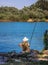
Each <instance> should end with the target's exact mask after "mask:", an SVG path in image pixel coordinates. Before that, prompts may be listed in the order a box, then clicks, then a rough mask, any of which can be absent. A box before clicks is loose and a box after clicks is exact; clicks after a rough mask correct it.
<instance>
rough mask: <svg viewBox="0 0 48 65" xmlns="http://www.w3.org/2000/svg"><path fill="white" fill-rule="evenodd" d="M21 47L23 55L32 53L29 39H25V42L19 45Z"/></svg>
mask: <svg viewBox="0 0 48 65" xmlns="http://www.w3.org/2000/svg"><path fill="white" fill-rule="evenodd" d="M19 46H20V47H21V48H22V50H23V53H25V52H30V48H29V47H30V45H29V43H28V38H26V37H24V39H23V42H22V43H20V44H19Z"/></svg>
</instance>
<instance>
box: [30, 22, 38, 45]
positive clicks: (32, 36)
mask: <svg viewBox="0 0 48 65" xmlns="http://www.w3.org/2000/svg"><path fill="white" fill-rule="evenodd" d="M36 24H37V22H35V25H34V28H33V32H32V34H31V38H30V41H29V42H30V45H31V40H32V38H33V35H34V32H35V28H36Z"/></svg>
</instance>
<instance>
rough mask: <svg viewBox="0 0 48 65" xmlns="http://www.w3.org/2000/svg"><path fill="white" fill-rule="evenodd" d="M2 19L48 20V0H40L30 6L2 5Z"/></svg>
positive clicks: (0, 18) (0, 13)
mask: <svg viewBox="0 0 48 65" xmlns="http://www.w3.org/2000/svg"><path fill="white" fill-rule="evenodd" d="M0 21H48V0H38V1H37V2H36V3H35V4H32V5H31V6H29V7H26V6H25V7H24V8H23V9H21V10H18V9H17V8H15V7H7V6H5V7H0Z"/></svg>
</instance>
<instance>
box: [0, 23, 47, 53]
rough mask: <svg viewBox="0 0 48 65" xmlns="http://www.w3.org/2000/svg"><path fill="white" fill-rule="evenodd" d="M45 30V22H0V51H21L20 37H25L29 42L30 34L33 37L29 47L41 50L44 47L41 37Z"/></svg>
mask: <svg viewBox="0 0 48 65" xmlns="http://www.w3.org/2000/svg"><path fill="white" fill-rule="evenodd" d="M35 24H36V27H35V30H34V32H33V29H34V26H35ZM46 30H48V23H47V22H37V23H36V22H34V23H28V22H0V52H10V51H16V52H21V51H22V49H21V48H20V47H19V44H20V43H21V42H22V39H23V38H24V37H27V38H28V39H29V41H28V42H29V43H30V39H31V36H33V37H32V39H31V43H30V48H31V49H34V50H39V51H41V50H42V49H43V48H44V42H43V38H44V33H45V31H46ZM32 33H33V35H32Z"/></svg>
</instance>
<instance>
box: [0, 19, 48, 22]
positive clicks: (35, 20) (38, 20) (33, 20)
mask: <svg viewBox="0 0 48 65" xmlns="http://www.w3.org/2000/svg"><path fill="white" fill-rule="evenodd" d="M13 21H14V22H16V20H0V22H13ZM21 21H22V22H25V21H23V20H21ZM21 21H17V22H21ZM26 22H48V19H46V20H40V19H28V20H27V21H26Z"/></svg>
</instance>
